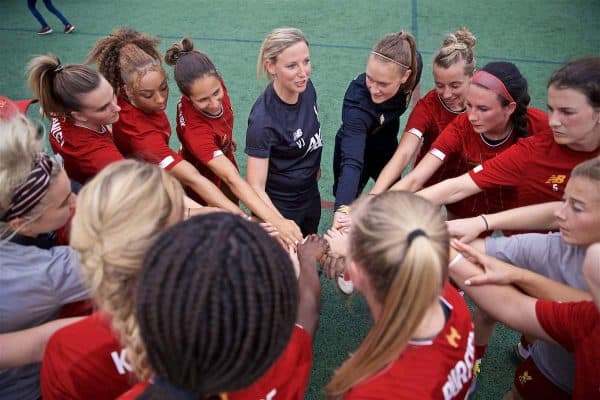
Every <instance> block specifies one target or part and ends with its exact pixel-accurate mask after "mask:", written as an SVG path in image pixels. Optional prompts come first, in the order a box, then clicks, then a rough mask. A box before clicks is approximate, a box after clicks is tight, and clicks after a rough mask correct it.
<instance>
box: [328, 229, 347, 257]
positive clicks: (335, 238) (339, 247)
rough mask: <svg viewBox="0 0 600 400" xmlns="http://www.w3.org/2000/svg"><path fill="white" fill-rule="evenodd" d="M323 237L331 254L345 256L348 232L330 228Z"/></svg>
mask: <svg viewBox="0 0 600 400" xmlns="http://www.w3.org/2000/svg"><path fill="white" fill-rule="evenodd" d="M324 238H325V240H327V242H328V243H329V248H330V251H329V253H330V254H331V255H333V256H346V255H347V254H348V233H345V232H341V231H339V230H337V229H333V228H331V229H329V230H328V231H327V234H325V236H324Z"/></svg>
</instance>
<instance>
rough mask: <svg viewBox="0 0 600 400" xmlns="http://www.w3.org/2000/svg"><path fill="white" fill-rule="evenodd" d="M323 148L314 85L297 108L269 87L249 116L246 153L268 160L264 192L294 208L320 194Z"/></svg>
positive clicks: (310, 86) (303, 94) (309, 87)
mask: <svg viewBox="0 0 600 400" xmlns="http://www.w3.org/2000/svg"><path fill="white" fill-rule="evenodd" d="M322 148H323V143H322V141H321V124H320V122H319V115H318V111H317V93H316V91H315V87H314V86H313V84H312V82H311V81H310V80H309V81H308V84H307V87H306V90H305V91H304V92H302V93H300V96H299V98H298V102H297V103H296V104H288V103H285V102H284V101H283V100H281V99H280V98H279V96H277V94H276V93H275V90H274V89H273V83H270V84H269V85H268V86H267V87H266V89H265V91H264V92H263V93H262V94H261V95H260V96H259V97H258V99H257V100H256V102H255V103H254V105H253V106H252V110H251V111H250V115H249V116H248V130H247V131H246V148H245V150H244V151H245V152H246V154H248V155H249V156H252V157H256V158H269V171H268V174H267V182H266V188H265V191H266V192H267V194H268V195H269V197H270V198H271V199H274V200H277V201H278V202H279V203H283V204H286V205H287V206H290V207H294V206H298V205H300V204H302V203H303V202H304V201H305V200H307V199H309V198H310V196H311V195H313V194H314V191H315V190H317V191H318V190H319V189H318V185H317V173H318V171H319V169H320V166H321V152H322Z"/></svg>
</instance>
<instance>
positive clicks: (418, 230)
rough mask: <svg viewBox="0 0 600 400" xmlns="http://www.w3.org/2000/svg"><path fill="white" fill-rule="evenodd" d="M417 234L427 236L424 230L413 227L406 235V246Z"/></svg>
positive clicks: (408, 245)
mask: <svg viewBox="0 0 600 400" xmlns="http://www.w3.org/2000/svg"><path fill="white" fill-rule="evenodd" d="M419 236H425V237H429V236H427V233H425V231H424V230H423V229H420V228H419V229H415V230H413V231H411V232H410V233H409V234H408V236H406V247H410V244H411V243H412V241H413V240H415V239H416V238H417V237H419Z"/></svg>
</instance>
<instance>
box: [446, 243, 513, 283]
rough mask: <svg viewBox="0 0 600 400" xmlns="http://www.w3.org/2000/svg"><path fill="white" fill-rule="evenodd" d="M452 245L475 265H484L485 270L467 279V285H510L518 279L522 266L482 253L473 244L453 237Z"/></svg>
mask: <svg viewBox="0 0 600 400" xmlns="http://www.w3.org/2000/svg"><path fill="white" fill-rule="evenodd" d="M450 244H451V246H452V247H453V248H454V249H456V251H459V252H460V253H462V255H463V256H464V257H465V258H466V259H467V260H469V261H470V262H472V263H473V264H475V265H478V266H481V267H483V270H484V272H483V273H482V274H480V275H475V276H472V277H471V278H468V279H466V280H465V285H469V286H475V285H487V284H496V285H510V284H512V283H513V282H516V281H517V280H518V274H519V272H520V268H517V267H515V266H513V265H510V264H508V263H505V262H504V261H500V260H498V259H497V258H494V257H492V256H488V255H487V254H484V253H481V252H480V251H478V250H476V249H475V248H473V247H472V246H469V245H468V244H465V243H462V242H460V241H459V240H457V239H452V241H451V242H450Z"/></svg>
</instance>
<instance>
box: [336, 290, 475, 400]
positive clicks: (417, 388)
mask: <svg viewBox="0 0 600 400" xmlns="http://www.w3.org/2000/svg"><path fill="white" fill-rule="evenodd" d="M440 301H441V302H442V304H443V306H444V307H445V308H446V310H449V313H450V315H449V316H448V317H447V318H446V324H445V326H444V329H443V330H442V331H441V332H440V333H439V334H438V335H437V337H436V338H435V339H433V340H429V341H410V342H409V343H408V345H407V347H406V348H405V349H404V351H403V352H402V354H400V356H399V357H398V359H397V360H396V361H395V362H394V363H392V364H390V365H389V366H388V367H386V368H384V369H383V370H382V371H381V372H379V373H377V374H376V375H374V376H372V377H370V378H368V379H366V380H364V381H362V382H360V383H359V384H357V385H356V386H354V387H352V389H350V390H349V391H348V392H347V393H346V395H345V396H344V399H365V400H366V399H394V400H399V399H411V400H412V399H432V400H435V399H444V400H448V399H461V400H462V399H464V398H465V397H466V396H467V393H468V392H469V389H470V387H471V383H472V380H473V365H474V363H475V345H474V337H475V333H474V332H473V323H472V322H471V314H470V313H469V309H468V308H467V304H466V303H465V300H464V299H463V298H462V296H461V295H460V294H458V292H457V291H456V289H454V288H453V287H452V286H451V285H450V284H446V286H445V288H444V293H443V295H442V297H441V298H440Z"/></svg>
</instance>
